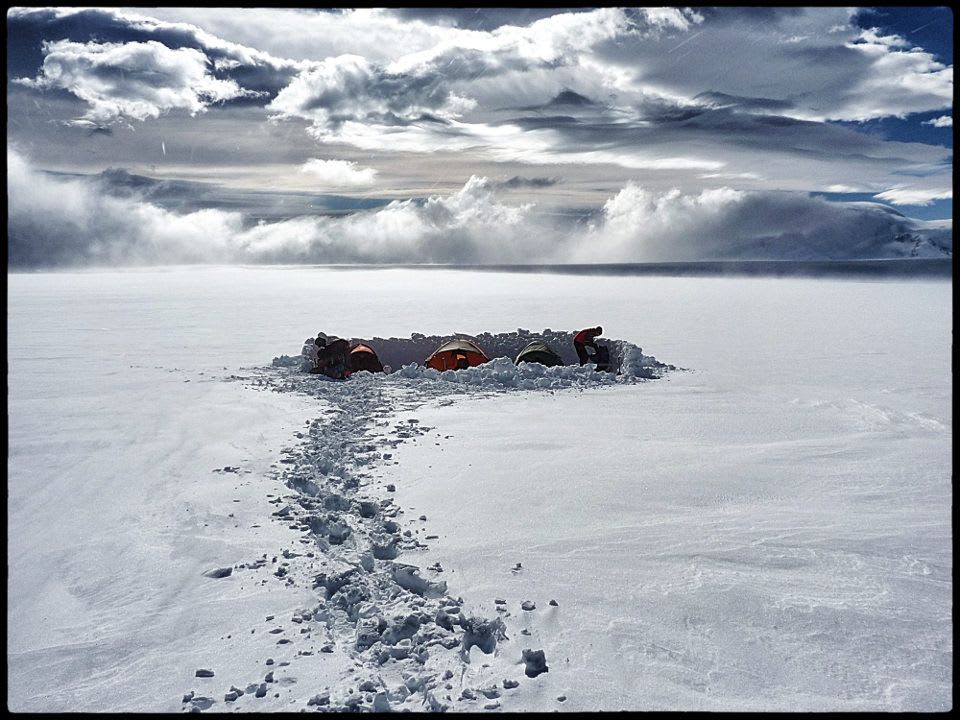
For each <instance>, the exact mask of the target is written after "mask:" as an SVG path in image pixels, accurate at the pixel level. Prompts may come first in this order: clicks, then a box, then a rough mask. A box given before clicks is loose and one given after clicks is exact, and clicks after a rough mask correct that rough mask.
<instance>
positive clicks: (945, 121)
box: [923, 115, 953, 128]
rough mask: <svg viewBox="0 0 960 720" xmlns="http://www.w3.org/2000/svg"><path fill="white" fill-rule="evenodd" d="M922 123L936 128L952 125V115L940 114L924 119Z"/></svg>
mask: <svg viewBox="0 0 960 720" xmlns="http://www.w3.org/2000/svg"><path fill="white" fill-rule="evenodd" d="M923 124H924V125H933V126H934V127H938V128H948V127H953V115H941V116H940V117H938V118H934V119H933V120H924V121H923Z"/></svg>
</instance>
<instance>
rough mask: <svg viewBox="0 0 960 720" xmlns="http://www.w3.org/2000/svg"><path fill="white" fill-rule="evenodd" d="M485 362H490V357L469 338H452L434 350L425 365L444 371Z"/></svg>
mask: <svg viewBox="0 0 960 720" xmlns="http://www.w3.org/2000/svg"><path fill="white" fill-rule="evenodd" d="M485 362H490V358H488V357H487V356H486V353H484V352H483V350H481V349H480V348H478V347H477V346H476V345H474V344H473V343H472V342H470V341H469V340H451V341H450V342H448V343H444V344H443V345H441V346H440V347H438V348H437V349H436V350H434V351H433V354H432V355H431V356H430V357H428V358H427V360H426V363H425V365H426V366H427V367H430V368H433V369H435V370H440V371H443V370H457V369H459V368H461V367H473V366H474V365H482V364H483V363H485Z"/></svg>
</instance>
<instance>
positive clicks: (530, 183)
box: [494, 175, 563, 190]
mask: <svg viewBox="0 0 960 720" xmlns="http://www.w3.org/2000/svg"><path fill="white" fill-rule="evenodd" d="M560 182H563V180H562V179H561V178H556V177H532V178H528V177H521V176H520V175H514V176H513V177H512V178H510V179H509V180H502V181H500V182H495V183H494V185H495V187H498V188H503V189H505V190H514V189H516V188H545V187H553V186H554V185H556V184H557V183H560Z"/></svg>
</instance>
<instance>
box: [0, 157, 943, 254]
mask: <svg viewBox="0 0 960 720" xmlns="http://www.w3.org/2000/svg"><path fill="white" fill-rule="evenodd" d="M7 180H8V200H9V225H8V231H9V244H8V253H9V254H8V258H9V264H10V267H11V268H15V269H16V268H31V267H71V266H83V265H125V264H178V263H210V262H213V263H231V262H242V263H467V264H473V263H476V264H496V263H567V262H576V263H593V262H603V263H618V262H668V261H696V260H721V259H723V260H729V259H792V260H822V259H857V258H893V257H949V256H950V255H951V254H952V247H953V243H952V229H951V226H950V223H949V222H946V223H945V222H922V221H918V220H914V219H911V218H908V217H906V216H904V215H901V214H900V213H898V212H896V211H894V210H891V209H890V208H888V207H885V206H882V205H878V204H874V203H833V202H828V201H826V200H823V199H820V198H815V197H810V196H808V195H806V194H803V193H776V192H744V191H738V190H731V189H729V188H722V189H716V190H705V191H703V192H701V193H699V194H683V193H681V192H680V191H677V190H674V191H670V192H652V191H649V190H646V189H644V188H643V187H642V186H641V185H639V184H635V183H628V184H627V185H626V186H625V187H624V188H623V189H622V190H621V191H620V192H619V193H618V194H616V195H615V196H614V197H611V198H610V199H609V200H608V201H607V203H606V204H605V205H604V206H603V208H602V210H601V211H599V212H595V213H593V214H591V215H590V216H589V217H588V218H587V220H586V221H581V222H575V221H571V220H569V219H563V218H562V217H560V216H558V215H557V214H555V213H541V212H539V211H538V210H537V208H536V206H535V205H534V204H531V203H528V204H519V205H516V204H513V205H508V204H505V203H503V202H501V201H500V200H498V198H497V191H498V189H499V187H500V186H501V185H502V183H500V184H498V183H494V182H491V181H489V180H487V179H485V178H478V177H472V178H470V180H469V181H468V182H467V183H466V184H465V185H464V186H463V187H462V188H461V189H460V190H459V191H457V192H455V193H452V194H450V195H447V196H439V195H437V196H430V197H427V198H425V199H423V200H402V201H394V202H391V203H389V204H388V205H386V206H384V207H381V208H379V209H374V210H367V211H361V212H354V213H352V214H347V215H341V216H326V215H303V216H299V217H294V218H290V219H286V220H281V221H276V222H265V221H262V220H261V221H259V222H256V221H254V220H253V219H252V218H249V217H246V216H245V215H244V214H243V213H240V212H235V211H227V210H223V209H218V208H208V209H200V210H195V211H193V212H181V213H177V212H174V211H172V210H169V209H164V208H162V207H160V206H158V205H157V204H154V203H153V202H150V201H148V200H146V199H145V198H144V197H143V196H142V195H139V194H138V193H137V192H135V191H133V192H132V191H131V190H130V188H126V189H125V192H123V193H118V192H116V191H115V189H112V188H111V186H110V184H109V183H104V182H102V177H101V176H93V177H73V178H68V177H57V176H52V175H49V174H47V173H44V172H42V171H38V170H37V169H35V168H33V167H32V166H31V164H30V163H29V161H28V160H27V159H26V158H25V157H24V156H23V155H22V154H20V153H19V152H17V151H16V150H9V151H8V178H7Z"/></svg>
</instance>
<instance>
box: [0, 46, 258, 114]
mask: <svg viewBox="0 0 960 720" xmlns="http://www.w3.org/2000/svg"><path fill="white" fill-rule="evenodd" d="M43 50H44V53H45V55H46V57H45V58H44V61H43V67H42V69H41V71H40V74H39V75H38V76H37V77H36V78H33V79H31V78H19V79H16V80H14V82H16V83H19V84H22V85H25V86H27V87H33V88H37V89H41V90H47V89H58V90H67V91H68V92H70V93H72V94H73V95H75V96H76V97H78V98H79V99H81V100H83V101H84V102H85V103H86V104H87V106H88V110H87V112H86V113H85V114H84V115H83V117H82V118H80V120H82V121H83V122H84V123H86V124H91V125H101V124H105V123H110V122H113V121H116V120H118V119H122V118H131V119H135V120H145V119H146V118H156V117H159V116H160V115H161V114H162V113H166V112H168V111H170V110H174V109H179V110H186V111H187V112H188V113H190V114H191V115H195V114H196V113H198V112H203V111H204V110H206V108H207V106H208V105H210V104H211V103H215V102H222V101H224V100H230V99H232V98H237V97H242V96H245V95H249V94H250V91H247V90H244V89H243V88H241V87H240V86H239V85H238V84H237V83H236V82H234V81H232V80H220V79H217V78H215V77H213V76H212V75H211V74H210V73H209V72H208V68H207V57H206V56H205V55H204V54H203V53H202V52H200V51H199V50H195V49H193V48H179V49H176V50H171V49H170V48H168V47H167V46H166V45H163V44H162V43H159V42H156V41H152V40H151V41H147V42H131V43H123V44H121V43H95V42H89V43H78V42H71V41H68V40H60V41H55V42H45V43H44V44H43Z"/></svg>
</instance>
